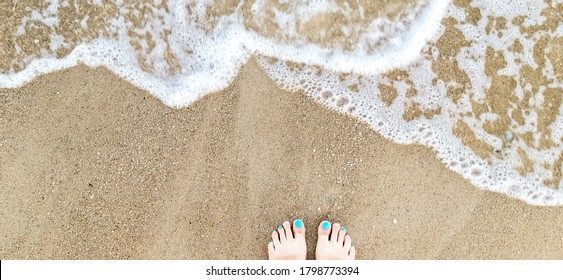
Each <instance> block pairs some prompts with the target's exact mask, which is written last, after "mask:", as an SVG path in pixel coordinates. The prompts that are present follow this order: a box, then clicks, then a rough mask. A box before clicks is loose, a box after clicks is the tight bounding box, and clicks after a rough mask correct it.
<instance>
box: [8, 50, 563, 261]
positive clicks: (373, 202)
mask: <svg viewBox="0 0 563 280" xmlns="http://www.w3.org/2000/svg"><path fill="white" fill-rule="evenodd" d="M0 209H1V212H0V224H1V229H2V230H1V235H0V259H265V258H267V254H266V244H267V242H268V240H269V239H270V233H271V231H272V230H273V229H275V228H276V227H277V225H279V224H280V223H282V222H283V221H284V220H293V219H296V218H299V219H303V220H304V223H305V226H306V228H307V229H308V232H307V241H308V255H309V257H310V258H312V257H313V256H314V248H315V246H314V244H315V237H316V227H317V225H318V223H319V222H320V221H322V220H325V219H327V220H330V221H334V222H339V223H341V224H343V225H344V226H346V228H347V229H348V231H349V233H350V234H351V236H352V239H353V243H354V245H355V247H356V248H357V252H358V255H357V257H358V259H563V211H562V210H563V209H562V208H561V207H535V206H530V205H527V204H525V203H523V202H521V201H518V200H515V199H511V198H508V197H505V196H503V195H499V194H496V193H492V192H488V191H482V190H479V189H478V188H476V187H474V186H472V185H471V184H469V183H468V182H467V181H465V180H464V179H463V178H462V177H461V176H460V175H458V174H456V173H454V172H452V171H450V170H448V169H447V168H445V167H444V166H443V165H442V163H440V161H439V160H438V159H437V158H436V156H435V154H434V153H433V151H432V150H430V149H428V148H426V147H422V146H418V145H408V146H405V145H398V144H395V143H393V142H391V141H389V140H386V139H384V138H382V137H381V136H379V135H378V134H376V133H375V132H373V131H372V130H370V128H369V127H368V126H367V125H365V124H363V123H360V122H358V121H356V120H353V119H351V118H349V117H346V116H343V115H340V114H338V113H335V112H332V111H329V110H327V109H325V108H324V107H322V106H321V105H318V104H316V103H314V102H313V101H312V100H310V99H309V98H307V97H305V96H304V95H302V94H299V93H289V92H285V91H282V90H280V89H278V88H277V87H276V86H275V85H274V84H273V83H272V82H271V81H270V80H269V78H268V77H267V76H266V75H265V74H264V73H263V72H262V71H261V70H260V68H259V67H257V65H256V64H255V62H253V61H251V62H250V63H248V64H247V65H245V66H244V67H243V69H242V70H241V72H240V73H239V75H238V77H237V78H236V79H235V80H234V81H233V83H232V85H231V86H230V87H229V88H227V89H225V90H223V91H221V92H217V93H212V94H209V95H207V96H206V97H204V98H202V99H201V100H199V101H198V102H196V103H195V104H193V105H192V106H189V107H187V108H182V109H174V108H169V107H166V106H165V105H163V104H162V103H161V102H160V101H159V100H158V99H156V98H154V97H152V96H151V95H149V94H148V93H147V92H145V91H143V90H140V89H138V88H136V87H134V86H132V85H130V84H129V83H127V82H125V81H124V80H122V79H120V78H118V77H117V76H115V75H114V74H112V73H111V72H110V71H108V70H107V69H105V68H97V69H90V68H87V67H85V66H78V67H74V68H70V69H67V70H64V71H62V72H58V73H53V74H48V75H44V76H41V77H39V78H37V79H35V80H34V81H32V82H31V83H29V84H27V85H26V86H24V87H22V88H18V89H13V90H7V89H0Z"/></svg>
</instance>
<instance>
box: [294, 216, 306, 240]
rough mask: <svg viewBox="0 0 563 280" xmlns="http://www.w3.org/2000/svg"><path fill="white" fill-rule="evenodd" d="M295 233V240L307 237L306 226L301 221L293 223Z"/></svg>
mask: <svg viewBox="0 0 563 280" xmlns="http://www.w3.org/2000/svg"><path fill="white" fill-rule="evenodd" d="M293 233H294V234H295V238H301V237H303V238H304V237H305V225H304V224H303V221H301V220H295V221H294V222H293Z"/></svg>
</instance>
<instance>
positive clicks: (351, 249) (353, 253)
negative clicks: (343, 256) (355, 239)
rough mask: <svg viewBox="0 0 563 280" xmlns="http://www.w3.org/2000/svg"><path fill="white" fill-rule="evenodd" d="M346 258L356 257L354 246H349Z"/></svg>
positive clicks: (353, 258)
mask: <svg viewBox="0 0 563 280" xmlns="http://www.w3.org/2000/svg"><path fill="white" fill-rule="evenodd" d="M348 258H349V259H350V260H355V259H356V248H354V247H352V248H350V252H349V253H348Z"/></svg>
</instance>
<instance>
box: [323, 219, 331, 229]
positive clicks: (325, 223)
mask: <svg viewBox="0 0 563 280" xmlns="http://www.w3.org/2000/svg"><path fill="white" fill-rule="evenodd" d="M321 227H322V228H323V229H325V230H326V229H329V228H330V223H329V222H327V221H324V222H323V224H322V225H321Z"/></svg>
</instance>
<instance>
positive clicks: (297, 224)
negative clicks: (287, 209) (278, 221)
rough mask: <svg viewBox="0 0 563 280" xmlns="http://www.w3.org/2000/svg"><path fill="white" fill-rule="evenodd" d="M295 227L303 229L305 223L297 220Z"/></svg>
mask: <svg viewBox="0 0 563 280" xmlns="http://www.w3.org/2000/svg"><path fill="white" fill-rule="evenodd" d="M295 226H296V227H298V228H302V227H303V222H302V221H301V220H295Z"/></svg>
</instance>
